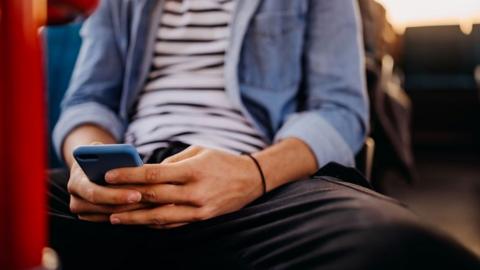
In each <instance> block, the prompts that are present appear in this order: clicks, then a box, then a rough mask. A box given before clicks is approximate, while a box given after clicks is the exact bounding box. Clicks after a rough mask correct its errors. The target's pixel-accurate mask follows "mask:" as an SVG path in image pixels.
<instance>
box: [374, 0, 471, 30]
mask: <svg viewBox="0 0 480 270" xmlns="http://www.w3.org/2000/svg"><path fill="white" fill-rule="evenodd" d="M377 2H379V3H381V4H383V5H384V6H385V7H386V9H387V12H388V16H389V19H390V21H391V22H392V24H393V25H394V27H395V28H396V29H397V30H398V31H403V30H404V29H405V27H407V26H420V25H444V24H460V25H461V26H462V29H463V30H464V32H469V30H470V29H471V25H472V24H473V23H480V0H377Z"/></svg>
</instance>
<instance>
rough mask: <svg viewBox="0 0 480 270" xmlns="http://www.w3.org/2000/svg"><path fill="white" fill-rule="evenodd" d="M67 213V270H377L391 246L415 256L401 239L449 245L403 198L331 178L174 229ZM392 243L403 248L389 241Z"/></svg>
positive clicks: (59, 227)
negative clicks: (400, 200) (419, 237)
mask: <svg viewBox="0 0 480 270" xmlns="http://www.w3.org/2000/svg"><path fill="white" fill-rule="evenodd" d="M65 178H66V176H64V177H63V180H62V177H59V174H58V173H57V174H56V177H51V179H52V181H56V182H57V183H56V184H55V185H53V184H52V185H51V186H52V187H53V189H57V191H55V192H53V193H58V192H59V191H58V189H59V188H58V186H61V185H66V180H65ZM55 187H56V188H55ZM56 197H57V198H54V199H51V202H54V201H56V202H57V203H56V204H57V205H59V204H58V201H59V197H60V196H56ZM51 204H52V203H51ZM60 205H62V204H60ZM64 205H65V204H63V207H64ZM65 209H67V210H66V211H68V208H65V207H64V208H63V210H59V211H57V214H55V215H51V245H52V247H53V248H55V249H57V250H58V252H59V253H60V255H61V257H62V258H63V260H64V263H65V264H66V265H65V266H66V267H67V269H70V268H72V267H75V268H76V269H81V268H84V267H90V268H95V267H94V266H97V267H99V268H100V267H102V269H113V268H124V269H128V268H130V269H131V268H141V267H142V265H141V262H143V263H144V265H143V266H148V265H151V264H152V263H158V267H159V268H163V267H165V266H167V265H168V267H167V268H169V269H176V268H181V269H184V268H192V267H194V268H201V266H204V267H209V268H212V267H217V268H224V267H225V266H227V265H228V267H229V268H234V269H236V268H300V269H305V268H315V266H318V267H320V266H321V267H322V269H339V266H340V265H341V269H362V268H365V267H369V268H370V269H374V268H373V267H374V262H375V261H378V262H380V261H381V260H379V259H374V260H372V258H366V257H367V256H370V257H372V256H375V253H378V252H381V251H382V249H384V248H385V247H384V246H383V245H385V244H387V245H388V244H391V245H393V246H395V247H396V249H395V250H398V251H399V252H400V251H402V252H407V251H408V249H407V248H406V246H407V245H409V244H411V243H410V242H409V243H400V242H401V239H398V237H396V236H395V235H402V237H404V238H405V239H408V237H406V236H405V235H413V234H419V235H428V237H427V238H428V239H427V240H428V241H427V240H425V241H423V242H420V243H415V241H416V239H409V240H411V242H412V243H415V245H416V246H418V245H420V246H421V245H431V243H433V242H435V241H437V242H439V243H449V241H448V240H445V241H444V239H442V237H440V236H439V237H437V235H435V234H430V233H429V232H428V231H426V230H425V229H424V228H423V227H422V226H421V225H419V223H418V221H417V219H416V217H415V216H414V215H413V214H412V213H411V212H410V211H408V210H407V209H405V208H404V207H403V206H401V205H400V204H399V203H398V202H396V201H395V200H393V199H390V198H388V197H385V196H382V195H380V194H378V193H375V192H373V191H371V190H369V189H366V188H363V187H360V186H357V185H353V184H349V183H345V182H341V181H338V180H334V179H328V178H321V179H310V180H302V181H297V182H294V183H291V184H288V185H285V186H283V187H280V188H278V189H276V190H274V191H272V192H270V193H268V194H267V195H265V196H264V197H262V198H260V199H259V200H257V201H255V202H253V203H252V204H250V205H248V206H247V207H245V208H244V209H241V210H240V211H237V212H235V213H231V214H227V215H224V216H220V217H217V218H213V219H210V220H207V221H203V222H197V223H193V224H190V225H187V226H184V227H180V228H177V229H172V230H154V229H146V228H141V227H126V226H121V227H118V226H113V225H110V224H94V223H88V222H82V221H79V220H76V219H72V218H65V217H62V216H65V215H63V214H58V212H61V211H65ZM64 214H67V215H69V216H71V214H69V213H64ZM420 232H425V233H420ZM386 239H388V241H394V242H395V241H397V242H398V241H400V242H398V243H394V242H393V243H385V241H386ZM437 246H438V245H437ZM440 246H441V245H440ZM445 246H450V245H448V244H445ZM392 250H393V249H392ZM452 250H461V248H460V247H456V246H455V248H453V249H452ZM459 253H461V252H459ZM79 257H80V258H82V259H78V258H79ZM467 257H468V256H467ZM385 263H386V262H384V263H382V264H381V265H379V266H378V267H379V268H378V269H382V267H385ZM360 266H362V267H360ZM359 267H360V268H359ZM399 269H403V268H399Z"/></svg>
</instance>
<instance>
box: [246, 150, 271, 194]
mask: <svg viewBox="0 0 480 270" xmlns="http://www.w3.org/2000/svg"><path fill="white" fill-rule="evenodd" d="M242 155H244V156H247V157H249V158H250V159H251V160H253V163H255V166H257V169H258V172H259V173H260V177H261V178H262V189H263V194H262V195H265V193H267V181H266V180H265V175H264V174H263V170H262V167H261V166H260V163H258V160H257V159H256V158H254V157H253V156H252V154H250V153H242Z"/></svg>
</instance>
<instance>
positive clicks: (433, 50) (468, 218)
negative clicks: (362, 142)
mask: <svg viewBox="0 0 480 270" xmlns="http://www.w3.org/2000/svg"><path fill="white" fill-rule="evenodd" d="M365 2H372V1H365ZM369 8H370V9H371V10H374V11H373V12H372V11H371V12H372V13H373V14H375V15H374V17H376V19H373V21H375V23H374V24H380V25H383V26H380V27H384V29H383V30H380V32H381V33H380V32H378V30H377V31H375V32H376V34H377V35H378V36H377V38H378V39H379V40H377V44H378V43H380V44H383V45H384V46H386V48H385V49H380V50H382V52H381V54H382V55H383V56H385V55H391V56H392V57H393V59H394V62H395V64H394V71H393V73H392V74H393V75H391V76H392V77H393V78H391V79H390V81H391V83H393V84H394V85H396V86H393V85H386V86H384V87H383V88H389V87H391V88H397V87H399V88H402V89H403V91H402V92H403V93H404V94H406V97H407V98H408V99H409V102H408V104H409V107H410V109H408V111H409V112H410V113H411V118H410V119H411V122H410V124H409V126H410V128H411V129H410V131H409V134H410V135H411V136H410V141H411V148H412V158H413V162H412V164H413V165H412V166H411V168H410V171H411V172H412V173H410V175H408V174H405V173H402V172H401V171H402V170H401V169H400V170H399V168H401V166H400V167H399V166H398V161H399V159H397V160H396V161H395V160H393V162H391V163H390V162H389V163H390V164H392V166H386V168H385V169H384V170H383V171H382V172H380V173H379V174H378V171H379V168H377V175H376V178H375V179H374V180H375V181H376V183H377V186H378V187H379V188H380V189H381V190H382V191H383V192H384V193H386V194H388V195H391V196H393V197H396V198H399V199H401V200H402V201H404V202H405V203H407V205H409V207H410V208H412V209H413V210H414V211H415V212H417V213H418V214H419V215H420V216H422V217H424V218H425V220H427V221H428V222H429V223H431V224H433V225H434V226H437V227H438V228H441V229H442V230H445V231H447V232H449V233H450V234H451V235H453V236H454V237H455V238H457V239H458V240H460V241H462V242H463V243H465V244H466V245H467V246H468V247H470V248H471V249H472V250H473V251H474V252H475V253H476V254H478V255H480V152H479V150H480V147H479V146H480V133H479V131H480V129H479V128H480V125H479V119H480V118H479V116H480V103H479V100H480V99H479V97H480V95H479V91H480V1H478V0H455V1H453V0H420V1H418V0H402V1H398V0H378V1H377V3H371V4H370V7H369ZM367 31H368V27H367ZM378 47H379V48H381V47H382V46H381V45H379V46H378ZM384 68H385V66H384ZM383 91H385V92H387V93H388V92H392V91H391V90H383ZM393 92H395V91H393ZM387 95H388V94H387ZM376 102H381V101H378V100H376ZM390 108H391V106H390ZM397 115H400V114H397ZM403 115H404V116H405V115H406V114H403ZM390 119H395V118H390ZM377 123H378V121H377ZM375 127H378V125H377V126H374V128H373V130H372V131H373V136H374V137H378V136H380V137H389V136H384V135H385V134H378V132H379V130H378V129H375ZM387 129H388V128H387ZM382 132H383V131H381V130H380V133H382ZM398 133H402V132H401V131H400V132H398ZM390 137H392V136H390ZM405 137H407V138H408V137H409V136H408V135H405ZM405 140H406V141H408V139H405ZM378 144H380V145H378ZM388 144H389V143H387V144H384V142H382V140H381V139H379V141H378V142H377V146H378V148H382V149H376V150H379V151H380V152H379V151H376V154H377V159H378V158H380V156H382V155H385V156H386V157H387V156H390V157H391V156H392V155H390V154H391V153H392V150H394V149H395V147H393V149H392V148H390V149H384V148H388V147H385V146H386V145H388ZM390 145H394V144H391V143H390ZM403 147H408V143H403ZM397 148H398V147H397ZM384 150H385V151H386V152H384ZM388 152H390V154H388ZM393 152H395V150H394V151H393ZM397 152H399V153H401V152H402V151H398V150H397ZM401 156H402V155H401V154H400V155H398V154H397V157H401ZM387 159H389V158H387ZM400 159H402V158H400ZM403 159H404V160H409V159H408V158H406V159H405V158H403ZM374 163H377V164H378V165H380V164H379V163H382V162H379V161H378V160H376V161H375V162H374ZM395 163H396V165H395ZM401 163H402V162H401ZM401 163H400V164H401ZM403 163H405V162H403ZM407 164H408V162H407ZM380 166H382V165H380ZM407 167H408V166H407ZM412 176H413V177H412ZM408 179H410V180H412V181H411V182H409V181H408ZM406 180H407V181H406Z"/></svg>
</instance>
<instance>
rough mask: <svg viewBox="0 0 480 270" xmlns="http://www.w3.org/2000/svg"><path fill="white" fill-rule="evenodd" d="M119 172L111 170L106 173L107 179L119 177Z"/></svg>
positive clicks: (109, 180)
mask: <svg viewBox="0 0 480 270" xmlns="http://www.w3.org/2000/svg"><path fill="white" fill-rule="evenodd" d="M117 175H118V173H117V172H115V171H109V172H107V173H106V174H105V180H106V181H107V182H112V181H113V179H114V178H115V177H117Z"/></svg>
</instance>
